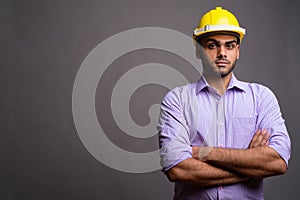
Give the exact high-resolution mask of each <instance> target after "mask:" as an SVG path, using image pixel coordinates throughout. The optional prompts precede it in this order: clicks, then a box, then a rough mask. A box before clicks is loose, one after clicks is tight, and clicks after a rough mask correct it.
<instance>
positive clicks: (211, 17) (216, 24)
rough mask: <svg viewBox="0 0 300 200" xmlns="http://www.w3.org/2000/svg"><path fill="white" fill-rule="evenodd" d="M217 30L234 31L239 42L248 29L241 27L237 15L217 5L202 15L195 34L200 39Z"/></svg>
mask: <svg viewBox="0 0 300 200" xmlns="http://www.w3.org/2000/svg"><path fill="white" fill-rule="evenodd" d="M215 32H229V33H232V34H234V35H236V36H237V37H238V39H239V41H238V42H240V41H242V39H243V37H244V35H245V34H246V30H245V29H243V28H241V27H240V25H239V22H238V20H237V19H236V17H235V16H234V15H233V14H232V13H231V12H229V11H227V10H225V9H222V8H221V7H216V9H213V10H210V11H209V12H207V13H205V14H204V15H203V16H202V18H201V20H200V22H199V25H198V27H197V28H196V29H195V30H194V35H193V36H194V38H195V39H198V38H199V37H200V38H201V37H202V36H206V35H208V34H210V33H211V34H213V33H215Z"/></svg>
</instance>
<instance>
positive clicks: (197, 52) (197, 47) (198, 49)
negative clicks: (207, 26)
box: [195, 42, 203, 59]
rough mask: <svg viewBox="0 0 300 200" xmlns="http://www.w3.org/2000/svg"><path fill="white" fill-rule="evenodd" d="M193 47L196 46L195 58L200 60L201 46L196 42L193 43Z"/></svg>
mask: <svg viewBox="0 0 300 200" xmlns="http://www.w3.org/2000/svg"><path fill="white" fill-rule="evenodd" d="M195 45H196V52H195V53H196V58H198V59H201V55H202V53H201V51H203V50H202V46H201V45H200V44H199V43H198V42H195Z"/></svg>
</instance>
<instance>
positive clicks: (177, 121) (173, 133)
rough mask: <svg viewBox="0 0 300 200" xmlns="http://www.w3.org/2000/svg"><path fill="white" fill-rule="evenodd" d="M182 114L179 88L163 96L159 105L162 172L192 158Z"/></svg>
mask: <svg viewBox="0 0 300 200" xmlns="http://www.w3.org/2000/svg"><path fill="white" fill-rule="evenodd" d="M182 113H183V112H182V106H181V103H180V88H176V89H174V90H172V91H170V92H169V93H168V94H167V95H166V96H165V98H164V99H163V102H162V104H161V112H160V118H159V144H160V157H161V166H162V168H163V169H162V170H163V171H167V170H169V169H170V168H172V167H173V166H175V165H177V164H178V163H180V162H182V161H183V160H186V159H188V158H191V157H192V147H191V146H190V140H189V134H188V133H189V128H188V126H187V125H186V122H185V119H184V117H183V114H182Z"/></svg>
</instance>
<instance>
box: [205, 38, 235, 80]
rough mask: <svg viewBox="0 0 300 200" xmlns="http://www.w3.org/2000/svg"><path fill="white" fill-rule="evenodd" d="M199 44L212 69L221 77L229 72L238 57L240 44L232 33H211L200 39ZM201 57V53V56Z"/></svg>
mask: <svg viewBox="0 0 300 200" xmlns="http://www.w3.org/2000/svg"><path fill="white" fill-rule="evenodd" d="M201 46H202V47H203V50H204V52H206V54H207V56H208V58H209V59H210V62H212V64H215V65H213V68H214V71H217V72H219V74H220V75H221V77H222V78H224V77H226V76H228V75H230V74H231V72H232V70H233V69H234V67H235V64H236V60H237V59H238V58H239V52H240V45H239V44H237V38H236V37H235V36H232V35H223V34H218V35H212V36H207V37H205V38H203V39H202V40H201ZM201 57H202V59H203V55H202V56H201ZM206 67H207V66H206Z"/></svg>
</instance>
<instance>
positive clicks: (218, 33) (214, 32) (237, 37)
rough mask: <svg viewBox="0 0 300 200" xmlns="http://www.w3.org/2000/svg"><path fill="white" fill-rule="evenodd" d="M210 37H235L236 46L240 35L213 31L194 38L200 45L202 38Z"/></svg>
mask: <svg viewBox="0 0 300 200" xmlns="http://www.w3.org/2000/svg"><path fill="white" fill-rule="evenodd" d="M211 35H232V36H235V37H236V39H237V41H236V42H237V44H240V35H239V34H238V33H236V32H231V31H213V32H208V33H204V34H203V35H199V36H196V37H195V40H196V41H197V42H198V43H199V44H201V41H202V39H203V38H205V37H208V36H211Z"/></svg>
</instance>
